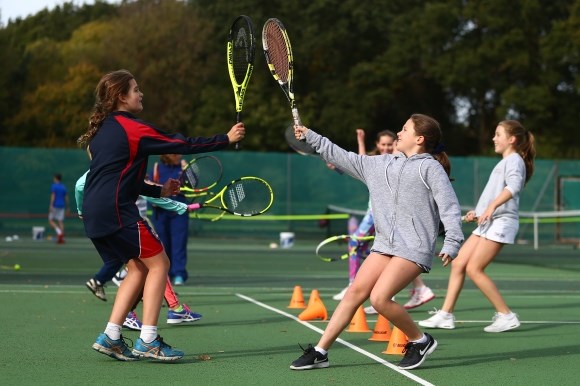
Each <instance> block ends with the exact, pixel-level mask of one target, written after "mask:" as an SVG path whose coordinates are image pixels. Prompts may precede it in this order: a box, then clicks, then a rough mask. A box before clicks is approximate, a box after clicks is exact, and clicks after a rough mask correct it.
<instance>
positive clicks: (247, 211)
mask: <svg viewBox="0 0 580 386" xmlns="http://www.w3.org/2000/svg"><path fill="white" fill-rule="evenodd" d="M219 196H220V200H221V204H222V207H223V208H224V209H226V210H227V212H229V213H231V214H234V215H237V216H245V217H249V216H257V215H260V214H262V213H265V212H266V211H267V210H268V209H270V207H271V206H272V203H273V202H274V192H273V191H272V187H271V186H270V184H268V183H267V182H266V181H265V180H263V179H261V178H259V177H242V178H238V179H237V180H234V181H232V182H230V183H229V184H228V185H227V186H226V187H224V189H223V190H222V191H221V192H220V194H219Z"/></svg>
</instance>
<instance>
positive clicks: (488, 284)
mask: <svg viewBox="0 0 580 386" xmlns="http://www.w3.org/2000/svg"><path fill="white" fill-rule="evenodd" d="M503 246H504V244H501V243H498V242H495V241H491V240H487V239H481V240H480V242H479V245H478V248H477V250H475V251H474V253H473V256H472V258H471V259H470V260H469V262H468V263H467V269H466V272H467V275H468V276H469V278H470V279H471V280H473V282H474V283H475V285H476V286H477V287H478V288H479V289H480V290H481V292H482V293H483V294H484V295H485V297H486V298H487V299H488V300H489V301H490V303H491V304H492V305H493V306H494V307H495V309H496V311H497V312H501V313H502V314H507V313H509V312H510V309H509V307H508V306H507V304H506V303H505V301H504V299H503V297H502V296H501V294H500V293H499V290H498V289H497V286H496V285H495V283H494V282H493V281H492V280H491V278H490V277H489V276H488V275H487V274H486V273H485V272H484V270H485V268H486V267H487V266H488V265H489V264H490V263H491V262H492V261H493V259H494V258H495V257H496V256H497V255H498V253H499V252H500V251H501V249H502V248H503Z"/></svg>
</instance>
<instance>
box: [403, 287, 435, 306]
mask: <svg viewBox="0 0 580 386" xmlns="http://www.w3.org/2000/svg"><path fill="white" fill-rule="evenodd" d="M433 299H435V294H434V293H433V291H431V288H429V287H423V288H420V289H415V288H413V289H412V290H411V299H409V301H408V302H407V303H405V305H404V307H405V308H406V309H408V310H410V309H411V308H415V307H419V306H421V305H423V304H425V303H427V302H429V301H431V300H433Z"/></svg>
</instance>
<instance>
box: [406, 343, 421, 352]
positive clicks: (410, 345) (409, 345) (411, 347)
mask: <svg viewBox="0 0 580 386" xmlns="http://www.w3.org/2000/svg"><path fill="white" fill-rule="evenodd" d="M417 346H418V344H416V343H413V342H408V343H407V344H406V345H405V347H403V354H406V353H407V352H412V351H417V350H419V347H417Z"/></svg>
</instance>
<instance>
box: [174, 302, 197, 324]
mask: <svg viewBox="0 0 580 386" xmlns="http://www.w3.org/2000/svg"><path fill="white" fill-rule="evenodd" d="M181 307H182V310H181V311H175V310H169V311H167V323H168V324H179V323H183V322H186V323H187V322H195V321H198V320H200V319H201V318H202V315H201V314H198V313H197V312H193V311H191V310H190V309H189V307H188V306H187V304H182V305H181Z"/></svg>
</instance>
